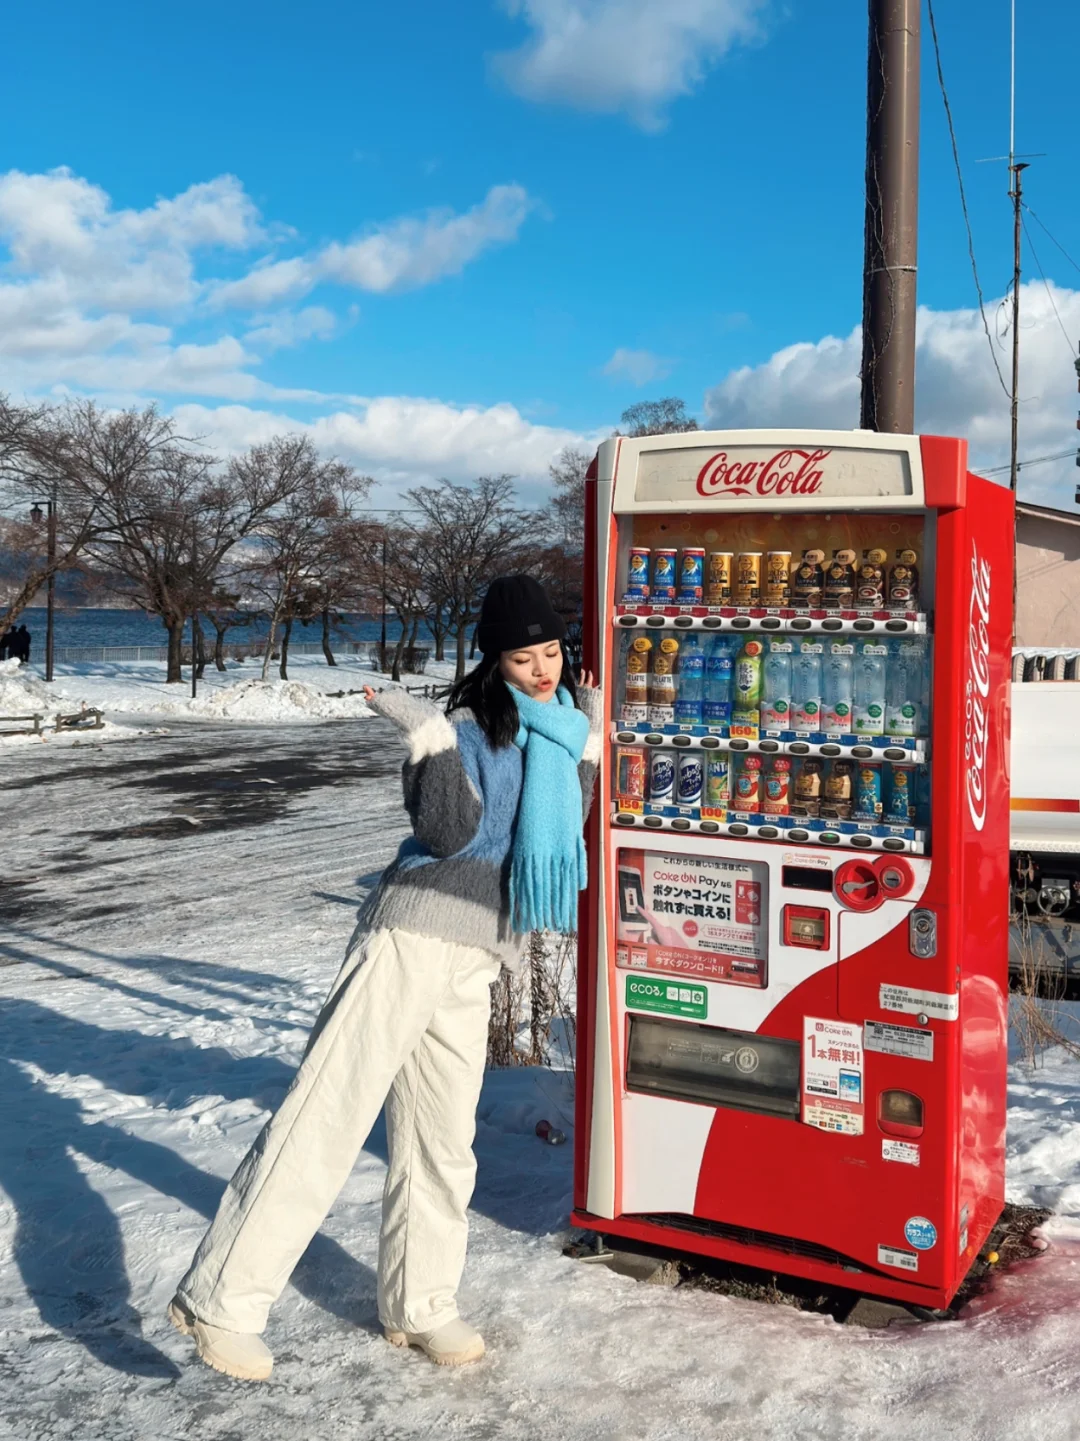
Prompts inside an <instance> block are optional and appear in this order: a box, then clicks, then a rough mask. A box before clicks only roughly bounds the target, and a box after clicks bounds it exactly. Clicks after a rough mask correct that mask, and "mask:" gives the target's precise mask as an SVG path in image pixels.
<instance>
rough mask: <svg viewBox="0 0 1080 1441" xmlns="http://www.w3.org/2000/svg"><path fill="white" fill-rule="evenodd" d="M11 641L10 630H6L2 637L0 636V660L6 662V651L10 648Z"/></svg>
mask: <svg viewBox="0 0 1080 1441" xmlns="http://www.w3.org/2000/svg"><path fill="white" fill-rule="evenodd" d="M11 639H12V637H11V631H10V630H6V631H5V632H4V634H3V635H0V660H7V658H8V651H9V649H10V647H11Z"/></svg>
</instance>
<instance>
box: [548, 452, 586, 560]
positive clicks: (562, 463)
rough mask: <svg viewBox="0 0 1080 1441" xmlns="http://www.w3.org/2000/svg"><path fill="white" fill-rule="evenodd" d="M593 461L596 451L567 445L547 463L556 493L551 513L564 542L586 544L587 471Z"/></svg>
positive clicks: (549, 507) (553, 496)
mask: <svg viewBox="0 0 1080 1441" xmlns="http://www.w3.org/2000/svg"><path fill="white" fill-rule="evenodd" d="M592 461H593V452H592V451H590V450H581V449H579V448H578V447H577V446H573V445H567V446H564V447H563V449H562V450H560V451H559V453H558V455H557V456H556V457H555V459H554V460H553V461H552V462H551V464H550V465H549V466H548V475H550V476H551V485H552V489H553V491H554V494H553V495H552V497H551V500H550V501H549V502H548V506H547V509H548V512H549V513H550V515H551V519H552V521H553V523H554V525H555V527H556V529H557V532H558V534H559V536H560V538H561V539H562V541H563V543H564V544H566V545H570V546H576V547H577V548H578V549H579V550H580V549H581V548H582V547H583V546H584V544H585V472H586V471H587V470H588V469H589V466H590V465H591V464H592Z"/></svg>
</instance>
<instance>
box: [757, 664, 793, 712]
mask: <svg viewBox="0 0 1080 1441" xmlns="http://www.w3.org/2000/svg"><path fill="white" fill-rule="evenodd" d="M790 726H791V656H790V654H789V653H788V652H787V651H783V650H770V651H769V653H768V655H767V656H766V657H765V666H764V675H763V677H762V682H761V729H762V730H772V731H783V730H788V729H789V728H790Z"/></svg>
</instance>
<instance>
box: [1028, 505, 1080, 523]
mask: <svg viewBox="0 0 1080 1441" xmlns="http://www.w3.org/2000/svg"><path fill="white" fill-rule="evenodd" d="M1016 513H1017V515H1030V516H1032V517H1034V518H1035V519H1036V520H1057V521H1060V522H1061V524H1062V525H1080V512H1076V511H1072V510H1055V509H1054V507H1053V506H1050V505H1031V504H1029V503H1028V501H1026V500H1018V501H1017V502H1016Z"/></svg>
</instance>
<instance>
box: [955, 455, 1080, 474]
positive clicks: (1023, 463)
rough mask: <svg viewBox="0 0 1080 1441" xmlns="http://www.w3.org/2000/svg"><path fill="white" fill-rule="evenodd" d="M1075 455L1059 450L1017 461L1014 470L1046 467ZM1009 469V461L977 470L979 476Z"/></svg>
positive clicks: (1010, 467) (1010, 463)
mask: <svg viewBox="0 0 1080 1441" xmlns="http://www.w3.org/2000/svg"><path fill="white" fill-rule="evenodd" d="M1075 454H1076V452H1075V451H1073V450H1059V451H1058V453H1057V454H1056V455H1036V456H1034V457H1033V458H1032V459H1031V460H1018V461H1017V462H1016V468H1017V470H1026V469H1027V467H1028V466H1029V465H1047V464H1049V462H1050V461H1052V460H1068V459H1069V457H1070V456H1071V455H1075ZM1011 469H1012V462H1011V461H1010V462H1009V464H1008V465H992V466H991V467H990V468H989V469H988V470H984V469H982V468H979V472H978V473H979V474H980V475H1001V474H1002V473H1003V472H1004V471H1006V470H1011Z"/></svg>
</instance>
